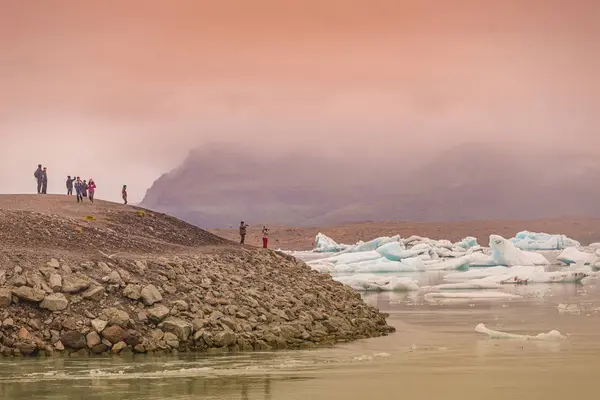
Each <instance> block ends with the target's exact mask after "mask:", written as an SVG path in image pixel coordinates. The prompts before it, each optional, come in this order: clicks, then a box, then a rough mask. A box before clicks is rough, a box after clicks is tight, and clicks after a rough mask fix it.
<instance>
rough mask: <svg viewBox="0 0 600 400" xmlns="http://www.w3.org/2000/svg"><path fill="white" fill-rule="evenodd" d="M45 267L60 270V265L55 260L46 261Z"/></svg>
mask: <svg viewBox="0 0 600 400" xmlns="http://www.w3.org/2000/svg"><path fill="white" fill-rule="evenodd" d="M46 265H47V266H49V267H50V268H56V269H58V268H60V263H59V262H58V260H57V259H55V258H53V259H52V260H50V261H48V262H47V263H46Z"/></svg>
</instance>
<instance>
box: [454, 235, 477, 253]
mask: <svg viewBox="0 0 600 400" xmlns="http://www.w3.org/2000/svg"><path fill="white" fill-rule="evenodd" d="M454 246H456V247H462V248H463V249H465V250H468V249H471V248H473V247H476V246H479V245H478V244H477V239H476V238H474V237H472V236H467V237H466V238H464V239H463V240H461V241H460V242H456V243H454Z"/></svg>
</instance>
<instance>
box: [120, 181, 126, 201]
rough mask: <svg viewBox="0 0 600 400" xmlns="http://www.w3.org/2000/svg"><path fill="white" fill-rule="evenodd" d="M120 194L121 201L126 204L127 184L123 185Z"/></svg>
mask: <svg viewBox="0 0 600 400" xmlns="http://www.w3.org/2000/svg"><path fill="white" fill-rule="evenodd" d="M121 196H122V197H123V201H124V202H125V204H127V185H123V190H121Z"/></svg>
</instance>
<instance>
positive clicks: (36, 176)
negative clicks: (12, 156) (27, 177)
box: [33, 164, 42, 194]
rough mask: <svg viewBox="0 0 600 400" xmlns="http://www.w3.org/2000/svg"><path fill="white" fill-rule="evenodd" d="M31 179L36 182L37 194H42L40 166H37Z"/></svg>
mask: <svg viewBox="0 0 600 400" xmlns="http://www.w3.org/2000/svg"><path fill="white" fill-rule="evenodd" d="M33 177H34V178H35V180H36V182H37V192H38V194H41V193H42V164H39V165H38V167H37V169H36V170H35V172H34V173H33Z"/></svg>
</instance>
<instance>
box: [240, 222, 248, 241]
mask: <svg viewBox="0 0 600 400" xmlns="http://www.w3.org/2000/svg"><path fill="white" fill-rule="evenodd" d="M247 228H248V225H246V224H245V223H244V221H242V222H241V223H240V244H244V241H245V240H246V229H247Z"/></svg>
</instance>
